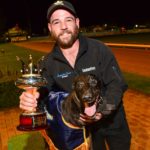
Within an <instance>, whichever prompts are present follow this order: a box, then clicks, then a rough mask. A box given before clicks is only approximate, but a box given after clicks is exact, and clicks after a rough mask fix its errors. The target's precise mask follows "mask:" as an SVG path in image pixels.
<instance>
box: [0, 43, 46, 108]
mask: <svg viewBox="0 0 150 150" xmlns="http://www.w3.org/2000/svg"><path fill="white" fill-rule="evenodd" d="M1 50H4V51H5V52H4V53H2V52H1ZM30 54H31V55H32V56H33V59H34V62H36V61H37V60H38V59H40V58H41V57H42V56H43V55H45V53H42V52H37V51H32V50H30V49H27V48H22V47H18V46H15V45H13V44H11V43H7V44H0V109H1V108H8V107H14V106H19V95H20V94H21V92H22V90H20V89H18V88H17V87H16V86H15V80H16V79H17V78H18V77H19V76H20V74H19V72H20V69H21V63H20V62H18V61H17V60H16V56H19V57H21V58H22V59H23V60H24V61H25V62H27V61H28V58H29V55H30ZM16 72H18V74H16Z"/></svg>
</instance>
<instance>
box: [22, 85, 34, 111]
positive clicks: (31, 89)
mask: <svg viewBox="0 0 150 150" xmlns="http://www.w3.org/2000/svg"><path fill="white" fill-rule="evenodd" d="M24 90H25V91H26V92H28V93H30V94H32V95H35V93H36V92H37V87H26V88H24ZM25 112H26V113H32V112H36V108H33V109H32V110H30V111H27V110H26V111H25Z"/></svg>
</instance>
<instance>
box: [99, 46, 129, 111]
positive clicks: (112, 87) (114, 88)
mask: <svg viewBox="0 0 150 150" xmlns="http://www.w3.org/2000/svg"><path fill="white" fill-rule="evenodd" d="M101 65H102V83H103V88H104V90H103V91H104V92H103V94H104V97H105V99H106V107H105V111H104V112H105V113H108V114H109V113H111V109H112V110H115V109H117V108H118V106H119V104H120V103H121V102H122V97H123V93H124V92H125V91H126V89H127V87H128V86H127V84H126V82H125V80H124V78H123V75H122V73H121V70H120V67H119V65H118V63H117V61H116V58H115V56H114V54H113V53H112V51H111V49H110V48H109V47H107V46H106V47H105V51H104V52H103V59H102V63H101ZM107 110H108V111H107ZM109 110H110V111H109Z"/></svg>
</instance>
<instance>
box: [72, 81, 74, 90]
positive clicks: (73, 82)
mask: <svg viewBox="0 0 150 150" xmlns="http://www.w3.org/2000/svg"><path fill="white" fill-rule="evenodd" d="M74 89H75V83H74V82H73V83H72V90H74Z"/></svg>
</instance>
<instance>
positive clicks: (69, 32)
mask: <svg viewBox="0 0 150 150" xmlns="http://www.w3.org/2000/svg"><path fill="white" fill-rule="evenodd" d="M65 33H68V34H71V33H72V32H71V31H69V30H63V31H62V32H61V33H60V34H59V36H61V35H63V34H65Z"/></svg>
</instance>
